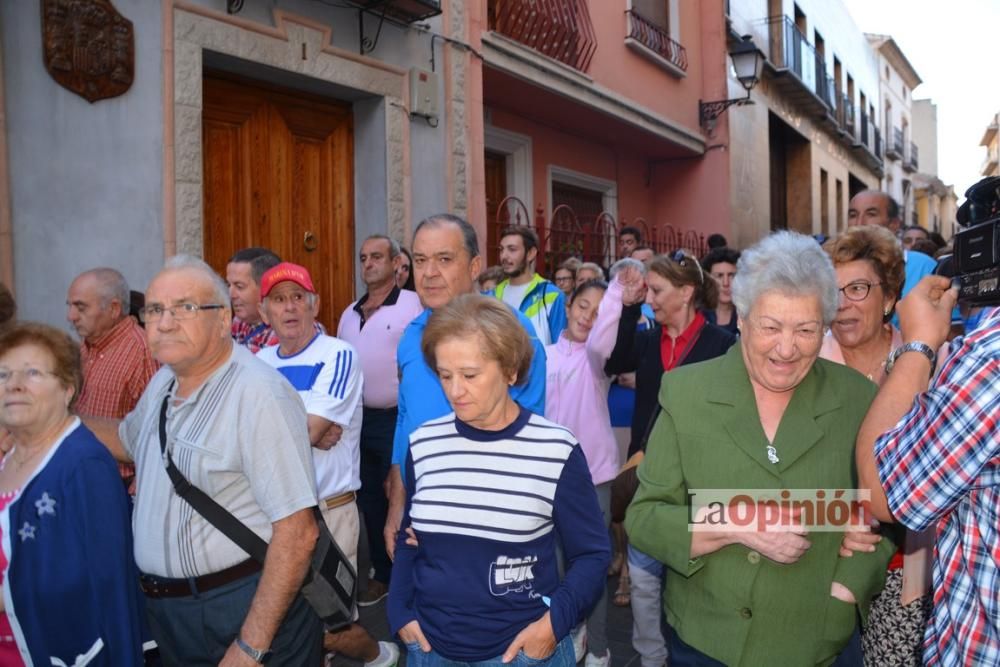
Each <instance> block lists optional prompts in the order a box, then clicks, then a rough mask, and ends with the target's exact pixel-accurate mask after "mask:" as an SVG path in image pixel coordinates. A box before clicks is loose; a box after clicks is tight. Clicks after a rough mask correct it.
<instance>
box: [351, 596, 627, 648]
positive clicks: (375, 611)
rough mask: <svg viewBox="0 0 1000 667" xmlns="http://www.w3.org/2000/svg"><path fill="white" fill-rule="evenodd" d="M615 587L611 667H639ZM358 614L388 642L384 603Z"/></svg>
mask: <svg viewBox="0 0 1000 667" xmlns="http://www.w3.org/2000/svg"><path fill="white" fill-rule="evenodd" d="M617 584H618V578H617V577H609V578H608V647H609V649H610V650H611V665H612V667H638V665H639V655H638V654H637V653H636V652H635V650H634V649H633V648H632V612H631V609H629V608H628V607H624V608H622V607H616V606H614V605H613V604H611V596H612V595H613V594H614V589H615V586H617ZM360 612H361V618H360V621H361V624H362V625H364V626H365V627H366V628H367V629H368V631H369V632H371V633H372V635H374V636H375V638H376V639H379V640H388V639H390V637H389V624H388V622H387V621H386V616H385V601H384V600H383V601H382V602H379V603H378V604H376V605H372V606H370V607H361V608H360ZM405 654H406V651H405V649H403V656H402V657H401V658H400V661H399V667H404V666H405V664H406V659H405ZM360 664H362V663H361V662H360V661H357V660H350V659H349V658H345V657H343V656H337V657H336V659H335V660H334V661H333V665H334V667H358V665H360ZM581 665H582V663H581Z"/></svg>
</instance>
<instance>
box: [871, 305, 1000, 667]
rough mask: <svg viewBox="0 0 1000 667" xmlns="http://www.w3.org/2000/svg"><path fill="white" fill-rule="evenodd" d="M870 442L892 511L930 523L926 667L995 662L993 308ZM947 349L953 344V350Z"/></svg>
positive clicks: (998, 568) (996, 331) (999, 561)
mask: <svg viewBox="0 0 1000 667" xmlns="http://www.w3.org/2000/svg"><path fill="white" fill-rule="evenodd" d="M956 346H957V350H956V351H954V352H953V353H952V354H951V355H949V357H948V360H947V361H946V362H945V364H944V366H943V367H942V369H941V371H940V375H939V376H938V379H937V382H936V383H935V385H934V387H933V388H932V389H930V390H929V391H927V392H925V393H923V394H920V395H919V396H917V398H916V401H915V403H914V405H913V407H912V409H911V410H910V412H909V413H908V414H907V415H906V416H904V417H903V418H902V420H901V421H900V422H899V423H898V424H897V425H896V427H895V428H894V429H893V430H891V431H889V432H887V433H885V434H883V435H882V436H881V437H880V438H879V439H878V441H877V442H876V443H875V459H876V462H877V465H878V472H879V478H880V479H881V481H882V486H883V488H885V489H886V495H887V497H888V501H889V507H890V509H891V510H892V513H893V515H895V516H896V518H897V519H898V520H899V521H900V522H901V523H903V524H904V525H906V527H908V528H910V529H912V530H922V529H924V528H927V527H928V526H932V525H935V524H937V544H936V547H935V559H934V611H933V614H932V617H931V621H930V623H928V626H927V631H926V634H925V637H924V662H925V664H927V665H941V666H947V667H951V666H953V665H954V666H956V667H959V666H963V667H964V666H965V665H996V664H1000V435H998V428H1000V308H995V309H993V310H992V311H990V312H988V313H986V314H985V316H984V317H983V320H982V322H981V324H980V326H979V327H978V328H977V329H976V330H975V331H973V332H972V333H971V334H969V335H967V336H966V337H965V339H964V340H962V341H960V342H957V343H956ZM953 349H954V348H953Z"/></svg>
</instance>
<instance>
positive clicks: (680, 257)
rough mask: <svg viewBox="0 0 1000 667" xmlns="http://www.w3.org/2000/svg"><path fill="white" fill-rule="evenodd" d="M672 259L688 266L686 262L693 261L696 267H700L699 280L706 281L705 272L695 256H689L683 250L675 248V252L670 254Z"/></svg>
mask: <svg viewBox="0 0 1000 667" xmlns="http://www.w3.org/2000/svg"><path fill="white" fill-rule="evenodd" d="M670 259H672V260H673V261H675V262H677V263H678V264H680V265H681V266H687V264H686V262H691V263H692V264H694V265H695V266H696V267H698V281H699V282H701V283H704V282H705V272H704V271H703V270H702V268H701V264H699V263H698V260H696V259H695V258H694V257H689V256H688V255H687V254H685V252H684V251H683V250H675V251H674V254H672V255H670Z"/></svg>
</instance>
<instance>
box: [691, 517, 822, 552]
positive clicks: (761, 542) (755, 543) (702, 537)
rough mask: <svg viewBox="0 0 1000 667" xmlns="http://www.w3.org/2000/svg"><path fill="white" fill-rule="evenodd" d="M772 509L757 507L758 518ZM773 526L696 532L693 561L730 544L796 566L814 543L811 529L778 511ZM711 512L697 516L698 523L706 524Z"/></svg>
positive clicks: (693, 544) (692, 550)
mask: <svg viewBox="0 0 1000 667" xmlns="http://www.w3.org/2000/svg"><path fill="white" fill-rule="evenodd" d="M769 509H770V508H767V509H765V508H764V507H763V506H760V507H758V510H757V512H758V516H764V513H765V512H766V511H768V510H769ZM777 512H778V514H777V515H775V517H774V519H775V520H774V523H773V525H767V526H765V529H764V530H755V531H738V530H737V531H714V530H696V531H694V532H693V533H692V534H691V559H692V560H694V559H696V558H699V557H701V556H705V555H707V554H710V553H713V552H715V551H718V550H719V549H722V548H723V547H727V546H729V545H730V544H742V545H743V546H745V547H746V548H747V549H751V550H753V551H756V552H757V553H759V554H761V555H762V556H764V557H766V558H769V559H771V560H773V561H774V562H776V563H782V564H788V563H794V562H795V561H797V560H798V559H799V558H801V557H802V554H804V553H805V552H806V551H808V550H809V547H810V546H812V543H811V542H810V541H809V537H808V535H809V531H808V529H807V528H806V527H805V526H803V525H801V524H800V523H799V519H798V515H797V514H796V515H791V514H789V513H787V512H785V510H783V509H778V510H777ZM707 513H708V508H701V509H699V510H698V511H696V512H695V522H696V523H703V521H702V519H704V517H705V515H706V514H707Z"/></svg>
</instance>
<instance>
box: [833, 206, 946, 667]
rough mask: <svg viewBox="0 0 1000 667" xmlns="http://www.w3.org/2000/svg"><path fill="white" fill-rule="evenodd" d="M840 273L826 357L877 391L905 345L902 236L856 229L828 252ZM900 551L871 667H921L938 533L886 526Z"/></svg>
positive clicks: (876, 614) (869, 638)
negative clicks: (900, 319) (899, 322)
mask: <svg viewBox="0 0 1000 667" xmlns="http://www.w3.org/2000/svg"><path fill="white" fill-rule="evenodd" d="M823 248H824V250H826V252H827V254H829V255H830V258H831V259H832V260H833V266H834V269H835V270H836V273H837V287H838V289H839V290H840V293H839V296H840V301H839V303H838V306H837V314H836V316H835V317H834V319H833V322H832V323H831V324H830V332H829V333H828V334H827V335H826V336H825V338H824V340H823V347H822V349H821V350H820V357H822V358H824V359H829V360H831V361H836V362H838V363H841V364H846V365H847V366H849V367H851V368H853V369H854V370H856V371H858V372H859V373H861V374H862V375H864V376H865V377H866V378H868V379H869V380H871V381H872V382H874V383H875V384H877V385H881V384H882V382H883V381H884V380H885V366H886V360H887V359H888V358H889V355H891V354H892V352H893V351H894V350H895V349H896V348H897V347H899V346H900V345H902V344H903V337H902V335H901V334H900V332H899V329H897V328H896V327H895V326H893V324H892V316H893V312H894V310H895V308H896V302H897V301H898V300H899V295H900V293H901V291H902V289H903V281H904V277H905V260H904V255H903V249H902V247H901V246H900V244H899V242H898V241H897V240H896V237H895V236H894V235H893V234H892V233H891V232H889V231H888V230H887V229H885V228H883V227H877V226H874V225H862V226H858V227H850V228H848V230H847V231H846V232H844V233H843V234H841V235H840V236H839V237H837V238H836V239H833V240H830V241H828V242H827V243H826V244H825V245H824V246H823ZM883 530H885V531H891V532H892V533H893V535H894V538H895V540H896V541H897V542H899V543H902V544H903V545H904V546H903V548H902V549H900V550H899V551H897V552H896V554H895V555H894V556H893V558H892V560H891V561H889V567H888V573H887V575H886V583H885V589H884V590H883V591H882V592H881V593H879V594H878V595H877V596H876V597H875V599H874V600H873V601H872V606H871V611H870V613H869V616H868V620H867V623H866V624H865V627H864V631H863V633H862V644H863V646H864V658H865V664H867V665H878V666H880V667H881V666H882V665H907V664H918V663H919V662H920V659H921V654H922V644H923V636H924V628H925V627H926V625H927V620H928V618H929V617H930V612H931V606H932V604H931V598H930V595H929V591H930V573H931V560H932V554H933V546H934V535H933V532H934V531H933V530H931V531H925V532H924V533H913V532H910V531H905V535H904V529H903V528H902V527H901V526H899V525H894V526H885V527H883Z"/></svg>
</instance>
